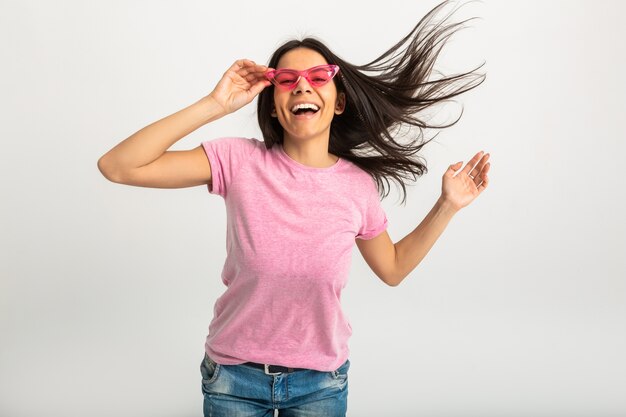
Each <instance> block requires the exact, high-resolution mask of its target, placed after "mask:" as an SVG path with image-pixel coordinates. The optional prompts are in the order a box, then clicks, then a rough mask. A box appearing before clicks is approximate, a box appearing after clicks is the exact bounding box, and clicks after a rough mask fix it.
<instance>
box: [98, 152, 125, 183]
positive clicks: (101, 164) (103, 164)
mask: <svg viewBox="0 0 626 417" xmlns="http://www.w3.org/2000/svg"><path fill="white" fill-rule="evenodd" d="M98 170H99V171H100V173H101V174H102V175H103V176H104V178H106V179H107V180H109V181H111V182H115V183H121V182H122V180H121V178H120V176H119V175H118V174H117V173H116V172H115V170H113V169H112V168H111V164H109V163H108V162H107V159H106V155H103V156H102V157H100V159H98Z"/></svg>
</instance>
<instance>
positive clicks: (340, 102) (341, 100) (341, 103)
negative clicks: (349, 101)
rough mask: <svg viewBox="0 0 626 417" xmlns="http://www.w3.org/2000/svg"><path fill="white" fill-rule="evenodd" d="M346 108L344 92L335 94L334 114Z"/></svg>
mask: <svg viewBox="0 0 626 417" xmlns="http://www.w3.org/2000/svg"><path fill="white" fill-rule="evenodd" d="M345 109H346V93H343V92H341V93H339V94H337V101H336V102H335V114H341V113H343V111H344V110H345Z"/></svg>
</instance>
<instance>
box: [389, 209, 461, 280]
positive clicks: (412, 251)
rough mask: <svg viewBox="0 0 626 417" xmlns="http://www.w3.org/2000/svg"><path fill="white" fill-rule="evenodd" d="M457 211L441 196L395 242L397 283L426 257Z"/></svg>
mask: <svg viewBox="0 0 626 417" xmlns="http://www.w3.org/2000/svg"><path fill="white" fill-rule="evenodd" d="M456 212H457V210H456V209H454V208H452V207H451V206H450V205H449V204H447V203H446V202H445V201H444V200H442V199H441V198H440V199H439V200H437V202H436V203H435V205H434V207H433V208H432V209H431V210H430V212H429V213H428V214H427V215H426V217H425V218H424V220H422V222H421V223H420V224H419V225H418V226H417V227H416V228H415V229H414V230H413V231H412V232H411V233H409V234H408V235H406V236H405V237H404V238H403V239H402V240H400V241H398V242H397V243H395V244H394V246H395V250H396V271H397V273H396V280H397V282H396V283H395V284H396V285H397V284H399V283H400V282H401V281H402V280H403V279H404V278H406V276H407V275H408V274H409V273H411V271H413V269H415V267H416V266H417V265H418V264H419V263H420V262H421V261H422V259H424V257H425V256H426V254H427V253H428V252H429V251H430V249H431V248H432V247H433V245H434V244H435V242H436V241H437V239H438V238H439V236H441V234H442V233H443V231H444V230H445V228H446V226H447V225H448V223H449V222H450V220H451V219H452V217H453V216H454V214H455V213H456Z"/></svg>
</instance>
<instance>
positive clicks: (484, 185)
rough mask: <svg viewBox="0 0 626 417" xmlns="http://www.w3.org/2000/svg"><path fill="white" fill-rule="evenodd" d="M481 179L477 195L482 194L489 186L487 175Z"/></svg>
mask: <svg viewBox="0 0 626 417" xmlns="http://www.w3.org/2000/svg"><path fill="white" fill-rule="evenodd" d="M481 179H482V182H481V183H480V185H479V186H478V194H480V193H482V192H483V191H484V190H485V188H487V187H488V186H489V177H488V176H487V175H483V176H482V177H481Z"/></svg>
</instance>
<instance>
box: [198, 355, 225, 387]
mask: <svg viewBox="0 0 626 417" xmlns="http://www.w3.org/2000/svg"><path fill="white" fill-rule="evenodd" d="M220 368H221V366H220V364H219V363H216V362H215V361H214V360H213V359H211V358H210V357H209V355H207V354H206V353H205V354H204V359H203V360H202V363H201V364H200V373H201V374H202V384H212V383H213V382H215V380H216V379H217V377H218V376H219V373H220Z"/></svg>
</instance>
